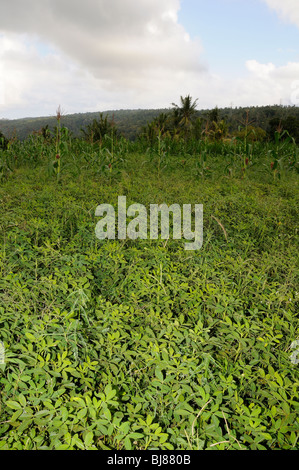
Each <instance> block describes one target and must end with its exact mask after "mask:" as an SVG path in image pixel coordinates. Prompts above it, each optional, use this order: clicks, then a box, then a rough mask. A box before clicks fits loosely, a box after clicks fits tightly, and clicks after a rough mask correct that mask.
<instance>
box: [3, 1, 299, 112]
mask: <svg viewBox="0 0 299 470" xmlns="http://www.w3.org/2000/svg"><path fill="white" fill-rule="evenodd" d="M261 2H264V3H267V5H268V6H269V7H270V8H272V9H274V10H275V11H277V13H278V15H280V16H281V17H282V18H284V19H287V20H289V21H292V22H293V23H296V24H297V25H298V26H299V2H298V3H297V0H296V1H292V0H284V3H280V2H278V1H276V0H261ZM179 10H180V0H139V1H136V0H109V1H108V0H85V1H84V2H77V1H74V0H43V1H41V0H27V1H26V2H25V1H24V0H1V15H0V118H1V117H10V118H14V117H25V116H40V115H50V114H52V115H53V114H55V110H56V108H57V106H58V105H59V104H61V105H62V108H63V109H64V110H65V112H67V113H73V112H86V111H102V110H109V109H121V108H162V107H169V106H170V103H172V102H173V101H178V100H179V97H180V95H187V94H191V95H192V96H193V98H198V99H199V101H198V104H199V106H200V107H201V108H211V107H214V106H216V105H217V106H221V107H222V106H230V105H231V103H233V104H234V105H237V106H249V105H264V104H277V103H280V102H283V104H292V102H291V96H292V90H293V88H292V85H293V83H294V80H295V79H296V78H297V77H298V68H299V64H298V63H288V64H285V65H284V66H280V67H278V66H276V65H275V64H272V63H269V64H262V63H259V62H257V61H256V60H255V59H254V58H250V57H248V58H246V57H245V58H244V62H243V68H244V73H243V74H242V78H238V77H233V76H232V77H231V78H230V79H228V78H223V77H221V76H219V75H216V74H214V73H213V71H212V70H210V67H209V64H208V63H205V62H204V61H203V59H202V52H203V48H202V44H201V41H200V39H199V38H192V39H191V38H190V36H189V35H188V32H187V31H186V30H185V29H184V27H183V26H182V25H181V24H180V23H179V20H178V18H179V16H178V14H179ZM199 34H200V31H199ZM227 54H229V51H227ZM226 76H227V74H226Z"/></svg>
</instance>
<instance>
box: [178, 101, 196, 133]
mask: <svg viewBox="0 0 299 470" xmlns="http://www.w3.org/2000/svg"><path fill="white" fill-rule="evenodd" d="M196 105H197V99H196V100H195V101H193V102H192V97H191V96H190V95H187V96H186V97H185V98H184V97H183V96H181V105H180V106H179V105H177V104H175V103H172V106H173V107H174V112H175V113H176V115H178V116H179V118H180V121H179V124H180V125H181V126H183V127H185V128H190V127H192V119H193V118H194V115H195V113H196Z"/></svg>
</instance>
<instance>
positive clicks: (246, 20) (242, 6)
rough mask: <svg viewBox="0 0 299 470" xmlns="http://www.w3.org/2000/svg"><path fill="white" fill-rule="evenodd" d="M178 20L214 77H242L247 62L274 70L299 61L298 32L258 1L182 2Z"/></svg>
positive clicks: (295, 27)
mask: <svg viewBox="0 0 299 470" xmlns="http://www.w3.org/2000/svg"><path fill="white" fill-rule="evenodd" d="M282 2H283V0H282ZM298 3H299V2H298ZM178 18H179V22H180V23H181V24H182V25H183V26H184V27H185V28H186V30H187V31H188V33H189V34H190V36H191V37H192V38H194V37H196V36H198V37H199V38H200V39H201V42H202V45H203V47H204V55H203V57H204V58H205V59H206V60H207V61H208V62H209V64H210V66H211V68H212V69H213V70H214V71H217V72H218V73H221V74H227V75H230V74H231V72H233V73H234V72H237V73H239V74H240V73H243V72H244V67H245V60H251V59H255V60H257V61H258V62H261V63H268V62H272V63H274V64H275V65H276V66H282V65H284V64H285V63H286V62H288V61H299V28H298V27H297V26H296V25H292V24H290V23H289V22H286V21H284V20H282V19H281V18H280V17H279V16H278V15H277V13H276V12H275V11H273V10H271V9H270V8H269V7H268V6H267V5H266V4H265V3H263V2H261V1H260V0H249V1H246V0H209V1H205V0H182V1H181V9H180V11H179V14H178Z"/></svg>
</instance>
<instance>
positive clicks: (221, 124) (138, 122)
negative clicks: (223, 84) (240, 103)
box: [0, 96, 299, 142]
mask: <svg viewBox="0 0 299 470" xmlns="http://www.w3.org/2000/svg"><path fill="white" fill-rule="evenodd" d="M188 98H189V99H190V100H192V99H191V97H189V96H188V97H186V98H182V97H181V100H183V101H184V100H188ZM185 104H186V105H187V106H188V105H189V106H190V107H191V110H189V111H191V114H190V115H188V110H187V114H185V115H184V114H180V112H183V111H182V110H183V102H181V103H180V104H179V105H176V104H174V103H173V104H172V108H169V109H137V110H116V111H105V112H103V113H100V112H94V113H77V114H69V115H63V116H62V117H61V123H62V125H63V126H65V127H67V128H68V129H69V131H70V132H71V133H72V135H73V136H75V137H84V134H86V130H87V129H88V128H90V126H92V124H93V123H94V122H95V120H98V119H99V117H100V116H103V119H105V118H108V119H109V121H110V122H113V123H114V125H115V127H116V129H117V131H118V133H119V134H120V135H122V136H124V137H125V138H126V139H129V140H135V139H136V138H137V137H138V136H139V135H140V134H141V133H142V132H144V130H145V129H146V128H147V126H148V125H157V124H158V125H159V126H160V124H161V125H162V128H163V126H164V127H165V126H166V121H167V120H168V123H167V126H168V131H169V132H171V127H172V128H173V127H177V126H179V124H180V123H181V125H183V126H184V129H185V131H186V129H187V128H188V127H189V128H190V123H191V122H192V123H193V130H195V129H196V127H197V133H198V136H200V135H201V133H202V131H203V130H204V128H205V126H207V123H210V131H213V132H214V136H215V138H217V136H218V137H225V136H232V135H238V133H241V134H239V135H242V129H243V130H244V128H248V129H249V130H250V129H254V130H255V135H257V134H258V135H259V138H266V137H267V138H272V137H273V135H274V134H275V131H276V130H277V129H279V128H280V129H282V130H287V131H288V132H289V133H290V135H292V137H294V139H295V140H296V142H299V107H295V106H279V105H275V106H261V107H257V106H252V107H247V108H244V107H239V108H229V107H227V108H215V109H212V110H208V109H196V106H197V107H198V106H199V104H197V100H194V101H193V102H191V101H190V103H189V104H188V103H185ZM170 115H171V116H172V120H173V122H172V123H171V124H170V123H169V116H170ZM163 120H164V124H163V122H162V121H163ZM159 123H160V124H159ZM213 123H214V124H213ZM56 124H57V121H56V116H52V117H37V118H23V119H15V120H7V119H2V120H0V131H1V133H2V135H3V136H5V137H6V138H8V139H11V138H13V137H16V138H18V139H20V140H24V139H25V138H26V137H27V136H28V135H30V134H31V133H33V132H38V131H40V130H41V129H43V128H49V129H51V130H52V129H54V128H55V126H56ZM211 125H212V127H211ZM167 126H166V127H167ZM169 126H170V127H169ZM213 126H214V129H213Z"/></svg>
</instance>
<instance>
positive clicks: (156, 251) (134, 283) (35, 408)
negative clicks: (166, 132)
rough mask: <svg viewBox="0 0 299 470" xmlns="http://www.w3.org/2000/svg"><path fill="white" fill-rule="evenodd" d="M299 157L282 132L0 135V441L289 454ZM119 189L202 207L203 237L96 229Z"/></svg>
mask: <svg viewBox="0 0 299 470" xmlns="http://www.w3.org/2000/svg"><path fill="white" fill-rule="evenodd" d="M298 161H299V150H298V145H296V144H295V143H294V142H293V141H292V140H291V139H289V138H288V137H287V136H286V135H283V134H280V133H279V132H277V133H276V135H275V140H273V141H271V142H270V141H263V142H259V141H252V142H249V141H247V139H246V135H245V138H244V136H243V137H242V138H241V137H240V138H235V139H230V138H225V139H222V138H221V139H218V140H215V139H214V140H213V139H210V140H209V139H205V138H202V139H189V140H186V139H177V140H175V139H172V140H170V139H167V137H165V138H164V137H163V136H162V135H161V133H160V134H158V135H157V136H156V137H155V138H154V140H152V142H149V141H145V140H143V141H142V140H140V141H136V142H130V141H127V140H125V139H124V138H118V139H117V138H116V137H114V135H113V133H111V135H110V136H109V135H106V136H105V138H104V139H103V140H102V141H101V142H100V143H99V142H94V141H92V140H91V141H90V140H88V139H85V140H84V139H79V138H73V137H72V136H71V135H70V134H69V133H68V132H67V129H65V128H60V127H59V126H58V127H57V133H56V134H55V133H54V135H52V137H51V138H49V139H48V138H47V136H46V137H45V135H42V134H36V135H31V136H29V137H28V138H27V139H26V140H25V141H23V142H20V141H18V140H15V141H11V142H10V144H9V145H8V146H6V148H2V150H0V179H1V185H0V207H1V212H0V341H1V343H0V345H1V353H2V356H1V354H0V362H1V364H0V449H2V450H5V449H19V450H25V449H26V450H46V449H49V450H58V449H69V450H81V449H87V450H89V449H99V450H153V449H159V450H240V449H244V450H256V449H257V450H259V449H260V450H271V449H275V450H288V449H293V450H296V449H298V448H299V441H298V431H299V417H298V416H299V414H298V406H299V403H298V385H299V375H298V363H299V329H298V327H299V322H298V311H299V309H298V300H299V286H298V265H299V264H298V253H299V249H298V248H299V247H298V215H299V214H298V207H299V193H298V168H299V167H298ZM119 196H126V198H127V205H128V206H129V205H131V204H134V203H139V204H143V205H144V206H145V207H146V208H149V206H150V204H159V205H160V204H162V203H165V204H167V205H168V206H170V205H172V204H179V205H180V206H182V205H183V204H192V205H194V204H202V205H203V243H202V246H201V248H200V249H198V250H189V251H188V250H186V249H185V246H184V245H185V240H183V239H182V240H177V239H174V238H172V237H171V234H170V236H169V238H168V239H162V238H161V237H159V238H158V239H156V240H152V239H150V237H148V238H147V239H136V240H133V239H130V238H128V237H127V238H126V239H122V240H118V239H117V238H115V240H111V239H104V240H100V239H98V238H97V237H96V235H95V227H96V224H97V222H98V221H99V218H98V217H96V216H95V210H96V208H97V206H98V205H99V204H104V203H105V204H111V205H112V206H113V207H115V208H117V201H118V197H119ZM193 207H194V206H193ZM128 220H129V217H128ZM1 358H2V359H1Z"/></svg>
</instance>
